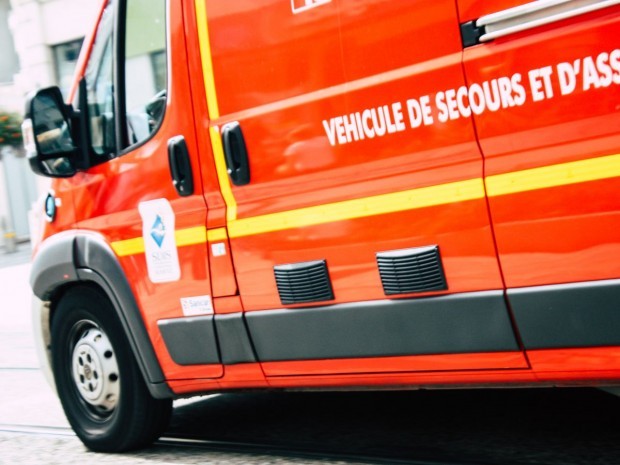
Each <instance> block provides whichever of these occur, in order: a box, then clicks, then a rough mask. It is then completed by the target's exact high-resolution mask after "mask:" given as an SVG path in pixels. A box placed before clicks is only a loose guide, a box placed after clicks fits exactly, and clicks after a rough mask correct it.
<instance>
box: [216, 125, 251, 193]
mask: <svg viewBox="0 0 620 465" xmlns="http://www.w3.org/2000/svg"><path fill="white" fill-rule="evenodd" d="M222 145H223V146H224V156H225V158H226V168H227V169H228V176H230V180H231V181H232V183H233V184H234V185H235V186H244V185H246V184H249V182H250V164H249V162H248V150H247V148H246V146H245V139H244V138H243V132H241V126H240V125H239V123H237V122H236V121H235V122H234V123H228V124H227V125H226V126H224V127H223V128H222Z"/></svg>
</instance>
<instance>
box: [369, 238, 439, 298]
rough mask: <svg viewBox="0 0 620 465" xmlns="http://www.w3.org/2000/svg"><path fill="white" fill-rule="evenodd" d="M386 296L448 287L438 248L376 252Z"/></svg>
mask: <svg viewBox="0 0 620 465" xmlns="http://www.w3.org/2000/svg"><path fill="white" fill-rule="evenodd" d="M377 263H378V265H379V274H380V275H381V282H382V283H383V291H384V292H385V294H386V295H394V294H410V293H414V292H429V291H441V290H445V289H448V285H447V284H446V277H445V275H444V272H443V267H442V265H441V257H440V255H439V247H437V246H431V247H420V248H415V249H404V250H394V251H391V252H380V253H378V254H377Z"/></svg>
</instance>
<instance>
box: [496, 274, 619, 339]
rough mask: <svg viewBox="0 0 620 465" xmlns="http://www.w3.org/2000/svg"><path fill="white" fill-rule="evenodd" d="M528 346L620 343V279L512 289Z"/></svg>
mask: <svg viewBox="0 0 620 465" xmlns="http://www.w3.org/2000/svg"><path fill="white" fill-rule="evenodd" d="M508 300H509V302H510V305H511V307H512V310H513V313H514V317H515V321H516V323H517V327H518V328H519V333H520V334H521V339H522V340H523V345H524V346H525V348H526V349H551V348H570V347H596V346H619V345H620V280H607V281H593V282H587V283H572V284H558V285H553V286H540V287H529V288H521V289H509V290H508Z"/></svg>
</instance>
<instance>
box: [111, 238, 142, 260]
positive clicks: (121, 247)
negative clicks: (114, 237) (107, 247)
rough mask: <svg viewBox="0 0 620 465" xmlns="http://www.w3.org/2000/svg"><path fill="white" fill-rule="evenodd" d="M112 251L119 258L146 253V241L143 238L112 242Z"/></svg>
mask: <svg viewBox="0 0 620 465" xmlns="http://www.w3.org/2000/svg"><path fill="white" fill-rule="evenodd" d="M112 250H114V253H115V254H116V255H118V256H119V257H126V256H127V255H135V254H139V253H144V240H143V239H142V238H141V237H136V238H134V239H126V240H124V241H116V242H112Z"/></svg>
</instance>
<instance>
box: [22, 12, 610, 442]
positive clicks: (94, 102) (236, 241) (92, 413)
mask: <svg viewBox="0 0 620 465" xmlns="http://www.w3.org/2000/svg"><path fill="white" fill-rule="evenodd" d="M619 3H620V1H618V0H605V1H602V0H540V1H534V2H528V1H524V0H496V1H493V2H491V1H485V0H457V1H454V0H393V1H386V0H261V1H256V0H237V1H235V2H228V1H224V0H177V1H165V0H107V1H105V2H103V5H102V8H101V13H100V15H99V18H98V22H97V25H96V27H95V28H94V31H93V33H92V36H91V37H90V38H89V39H87V40H86V42H85V46H84V50H83V53H82V55H81V59H80V62H79V65H78V70H77V74H76V80H75V85H74V88H73V91H72V93H71V97H70V102H71V103H69V104H66V103H64V102H63V99H62V97H61V94H60V92H59V90H58V89H57V88H50V89H44V90H40V91H39V92H38V93H37V94H36V95H35V96H33V97H32V99H31V100H30V102H29V106H28V118H29V119H28V120H27V121H26V123H25V124H24V133H25V137H26V140H27V146H28V147H27V148H28V153H29V157H30V162H31V165H32V168H33V169H34V171H35V172H37V173H39V174H41V175H44V176H50V177H53V178H55V180H54V182H53V185H52V189H51V190H50V192H49V195H48V196H47V199H46V201H45V208H44V216H45V218H46V220H47V221H46V222H45V224H44V227H43V228H42V235H41V237H39V238H37V246H36V252H35V257H34V263H33V268H32V277H31V284H32V288H33V290H34V294H35V295H36V297H37V300H36V306H35V312H36V318H35V320H36V322H37V325H38V330H37V331H38V332H37V339H38V344H39V346H40V352H41V354H42V358H43V360H44V361H45V363H46V364H47V366H48V367H50V369H51V370H52V371H53V376H54V382H55V386H56V388H57V391H58V395H59V397H60V399H61V401H62V404H63V407H64V409H65V412H66V414H67V417H68V419H69V421H70V422H71V425H72V426H73V428H74V429H75V431H76V433H77V434H78V436H79V437H80V438H81V439H82V441H83V442H84V443H85V444H86V445H87V446H88V447H90V448H91V449H93V450H103V451H118V450H127V449H131V448H136V447H140V446H143V445H145V444H148V443H149V442H151V441H152V440H153V439H154V438H156V437H157V436H158V435H159V434H161V432H162V431H163V429H164V428H165V426H166V424H167V421H168V418H169V415H170V408H171V399H173V398H177V397H182V396H191V395H194V394H198V393H205V392H216V391H220V392H221V391H234V390H241V389H314V388H320V389H328V388H337V389H343V388H347V389H358V388H363V389H369V388H382V389H384V388H390V387H394V388H398V389H402V388H410V389H416V388H421V387H424V388H433V387H444V388H445V387H455V388H456V387H471V386H482V385H484V386H565V385H570V386H573V385H588V386H598V387H614V386H620V195H619V193H620V6H619V5H618V4H619Z"/></svg>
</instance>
